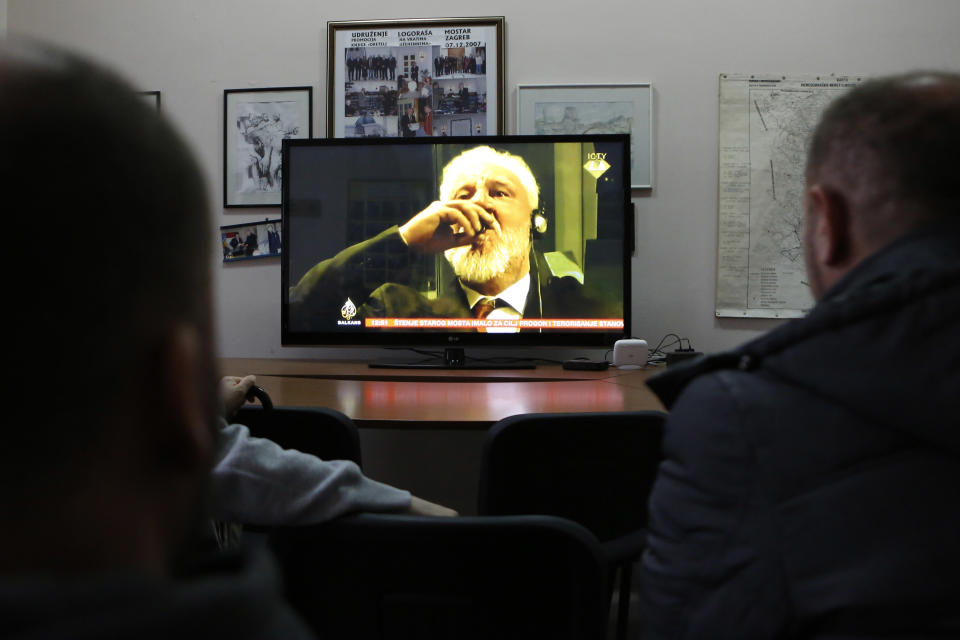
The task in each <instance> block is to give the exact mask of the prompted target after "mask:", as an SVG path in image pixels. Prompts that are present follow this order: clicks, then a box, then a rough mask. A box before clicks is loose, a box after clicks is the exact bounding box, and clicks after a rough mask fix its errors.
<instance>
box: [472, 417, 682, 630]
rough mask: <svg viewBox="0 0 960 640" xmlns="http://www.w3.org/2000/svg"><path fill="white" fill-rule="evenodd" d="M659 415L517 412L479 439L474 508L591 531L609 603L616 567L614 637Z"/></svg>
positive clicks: (656, 454) (656, 458)
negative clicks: (553, 519)
mask: <svg viewBox="0 0 960 640" xmlns="http://www.w3.org/2000/svg"><path fill="white" fill-rule="evenodd" d="M665 418H666V414H664V413H661V412H659V411H629V412H607V413H560V414H557V413H550V414H548V413H540V414H527V415H517V416H511V417H509V418H504V419H503V420H501V421H499V422H497V423H496V424H495V425H493V427H491V428H490V430H489V431H488V432H487V435H486V438H485V440H484V447H483V457H482V460H481V470H480V490H479V504H478V510H479V513H480V514H481V515H509V514H522V513H527V514H547V515H554V516H560V517H562V518H567V519H569V520H573V521H574V522H578V523H580V524H581V525H583V526H584V527H586V528H587V529H589V530H590V531H591V532H592V533H593V534H594V535H595V536H596V537H597V538H598V539H599V540H600V543H601V547H602V550H603V554H604V558H605V560H606V562H607V568H608V575H609V578H610V582H609V584H608V585H607V591H606V593H607V594H608V600H607V602H608V605H609V602H610V601H611V600H612V597H613V590H614V589H613V578H614V573H615V571H616V570H619V573H620V593H619V598H618V607H617V637H618V638H625V637H626V633H627V626H628V616H629V606H630V587H631V581H632V572H633V563H634V562H636V560H637V559H638V558H639V557H640V554H641V553H642V551H643V548H644V545H645V542H646V524H647V498H648V496H649V494H650V490H651V488H652V486H653V481H654V479H655V477H656V473H657V467H658V465H659V463H660V460H661V449H660V444H661V440H662V438H663V425H664V420H665Z"/></svg>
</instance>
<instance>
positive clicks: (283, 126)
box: [223, 87, 313, 207]
mask: <svg viewBox="0 0 960 640" xmlns="http://www.w3.org/2000/svg"><path fill="white" fill-rule="evenodd" d="M312 136H313V87H274V88H265V89H227V90H225V91H224V92H223V206H224V207H279V206H280V179H281V176H282V167H281V157H282V156H281V153H280V150H281V146H282V142H283V140H284V139H286V138H310V137H312Z"/></svg>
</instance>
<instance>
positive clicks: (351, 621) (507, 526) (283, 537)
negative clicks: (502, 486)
mask: <svg viewBox="0 0 960 640" xmlns="http://www.w3.org/2000/svg"><path fill="white" fill-rule="evenodd" d="M270 543H271V546H272V547H273V550H274V553H275V554H276V556H277V558H278V560H279V562H280V565H281V570H282V572H283V575H284V578H285V587H286V592H287V599H288V601H289V602H290V603H291V605H292V606H293V607H294V608H295V609H296V610H297V611H298V613H299V614H300V615H301V616H302V617H303V618H304V619H305V620H306V622H307V623H308V624H309V625H310V626H311V627H312V628H313V630H314V631H315V632H316V633H317V635H318V636H319V637H320V638H351V639H354V640H385V639H387V638H389V639H391V640H396V639H401V638H410V639H411V640H413V639H417V640H432V639H435V638H436V639H440V638H443V639H454V638H455V639H457V640H471V639H473V638H476V639H477V640H480V639H483V640H489V639H490V638H498V639H506V640H512V639H516V640H530V639H531V638H550V639H551V640H575V639H576V640H591V639H592V640H602V639H603V638H605V635H606V623H607V620H606V610H605V605H606V599H605V597H604V586H605V583H606V574H605V565H604V561H603V558H602V557H601V555H600V554H601V551H600V547H599V542H598V541H597V539H596V538H595V537H594V536H593V535H592V534H591V533H590V532H589V531H587V530H586V529H585V528H583V527H581V526H580V525H578V524H576V523H574V522H570V521H569V520H564V519H562V518H556V517H552V516H505V517H489V518H486V517H476V516H474V517H464V518H426V517H417V516H406V515H385V514H360V515H355V516H348V517H345V518H341V519H339V520H335V521H332V522H328V523H324V524H320V525H311V526H306V527H290V528H282V529H276V530H274V532H273V533H272V535H271V538H270Z"/></svg>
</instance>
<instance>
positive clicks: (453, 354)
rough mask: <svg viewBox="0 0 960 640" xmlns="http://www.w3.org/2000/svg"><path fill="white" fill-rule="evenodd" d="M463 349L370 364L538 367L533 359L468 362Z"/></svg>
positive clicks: (389, 366)
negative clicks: (420, 358) (427, 357)
mask: <svg viewBox="0 0 960 640" xmlns="http://www.w3.org/2000/svg"><path fill="white" fill-rule="evenodd" d="M467 360H468V358H467V357H466V356H465V355H464V353H463V349H461V348H458V347H446V348H445V349H444V350H443V357H442V359H435V358H434V359H430V360H421V361H418V362H411V361H409V360H374V361H373V362H371V363H370V364H369V366H370V368H371V369H536V368H537V365H536V364H534V363H533V361H532V360H517V361H514V362H506V363H503V362H489V361H483V360H480V361H474V362H467Z"/></svg>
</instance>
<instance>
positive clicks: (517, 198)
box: [281, 135, 633, 366]
mask: <svg viewBox="0 0 960 640" xmlns="http://www.w3.org/2000/svg"><path fill="white" fill-rule="evenodd" d="M629 148H630V144H629V136H627V135H575V136H574V135H569V136H486V137H445V136H444V137H412V138H362V139H354V138H344V139H309V140H284V141H283V178H282V188H283V195H282V202H283V207H282V216H283V224H282V232H283V245H282V246H283V250H282V286H283V295H282V310H281V318H282V323H283V324H282V332H281V334H282V335H281V340H282V343H283V344H284V345H328V346H347V345H354V346H373V345H377V346H395V347H411V348H414V347H428V346H431V345H433V346H443V347H453V348H462V347H470V346H474V347H480V346H500V347H503V346H524V347H540V346H543V347H561V346H562V347H578V346H582V347H589V346H604V345H611V344H613V343H614V342H615V341H616V340H618V339H621V338H624V337H629V333H630V308H631V307H630V256H631V254H632V251H633V248H632V242H633V212H632V206H631V202H630V175H629V167H630V157H629ZM481 309H482V311H481ZM451 353H454V354H456V353H457V351H451ZM459 353H461V354H462V352H459ZM448 360H449V358H448ZM447 364H453V365H454V366H456V365H457V364H460V363H458V362H456V361H455V360H454V361H453V362H447Z"/></svg>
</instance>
